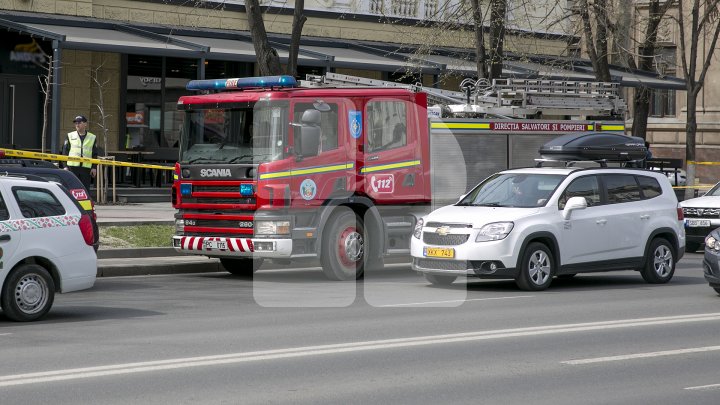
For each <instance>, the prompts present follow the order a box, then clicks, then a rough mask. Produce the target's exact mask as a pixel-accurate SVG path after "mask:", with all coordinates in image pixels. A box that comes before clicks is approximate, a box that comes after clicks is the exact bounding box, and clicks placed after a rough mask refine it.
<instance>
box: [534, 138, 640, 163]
mask: <svg viewBox="0 0 720 405" xmlns="http://www.w3.org/2000/svg"><path fill="white" fill-rule="evenodd" d="M539 152H540V156H542V158H543V159H550V160H607V161H610V162H628V161H632V160H642V159H645V154H646V152H647V149H646V148H645V141H644V140H643V139H642V138H638V137H635V136H627V135H622V134H612V133H602V132H582V133H579V134H578V133H574V134H567V135H562V136H559V137H557V138H555V139H553V140H551V141H550V142H548V143H546V144H545V145H543V146H542V147H541V148H540V150H539Z"/></svg>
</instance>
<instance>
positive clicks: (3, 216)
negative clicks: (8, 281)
mask: <svg viewBox="0 0 720 405" xmlns="http://www.w3.org/2000/svg"><path fill="white" fill-rule="evenodd" d="M11 198H12V194H10V190H9V188H6V187H5V185H4V184H1V183H0V274H2V279H4V278H5V276H6V275H7V273H8V271H9V270H10V269H11V268H12V266H13V265H14V264H15V262H16V261H17V260H18V258H17V257H16V256H17V252H18V250H19V246H20V240H21V231H20V229H21V228H20V227H19V226H18V225H17V221H16V220H14V218H18V217H19V216H20V213H17V212H14V211H11V210H12V208H10V207H9V206H10V205H12V204H8V201H10V200H9V199H11ZM2 279H0V280H2Z"/></svg>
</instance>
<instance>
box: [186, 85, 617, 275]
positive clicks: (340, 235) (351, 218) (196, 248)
mask: <svg viewBox="0 0 720 405" xmlns="http://www.w3.org/2000/svg"><path fill="white" fill-rule="evenodd" d="M187 88H188V89H190V90H201V91H202V90H204V91H205V92H204V93H205V94H197V95H190V96H183V97H181V98H180V100H179V101H178V108H179V109H180V110H182V111H184V120H183V123H182V129H181V134H180V158H179V161H178V163H177V164H176V167H175V172H176V173H175V175H176V180H175V181H174V183H173V192H172V193H173V194H172V196H173V206H174V207H175V208H176V209H177V213H176V214H175V218H176V235H175V236H174V237H173V246H174V247H175V249H176V250H178V251H181V252H183V253H189V254H197V255H205V256H209V257H217V258H219V259H220V261H221V263H222V265H223V267H224V268H225V269H226V270H228V271H229V272H231V273H233V274H238V275H250V274H252V272H253V271H254V270H256V269H257V268H258V267H259V266H260V265H261V263H262V261H263V260H265V259H271V260H277V261H288V260H290V259H300V258H319V260H320V263H321V266H322V269H323V272H324V273H325V275H326V276H327V277H328V278H330V279H335V280H347V279H354V278H357V277H360V276H362V274H363V272H364V270H365V269H366V268H381V267H382V266H383V261H384V259H385V258H386V257H388V256H391V255H408V254H409V252H410V250H409V248H410V238H411V237H412V231H413V227H414V226H415V222H416V220H417V219H418V218H420V217H421V216H423V215H425V214H427V213H428V212H429V211H430V210H431V209H432V208H433V205H434V204H439V203H452V202H455V201H456V200H457V198H458V197H459V196H460V195H461V194H463V193H465V192H466V190H468V189H469V188H470V187H472V186H474V185H475V184H477V183H478V182H479V181H480V180H482V179H483V178H485V177H486V176H488V175H490V174H491V173H494V172H495V171H498V170H501V169H504V168H507V167H509V166H522V165H526V166H527V165H531V164H532V163H533V158H534V157H536V154H537V150H538V147H539V146H540V145H542V144H544V143H545V142H547V140H549V139H551V137H553V136H557V135H560V134H562V133H567V132H582V131H622V130H624V127H623V125H622V123H620V124H618V123H613V122H603V123H600V122H592V121H587V120H583V121H579V120H577V121H568V120H554V121H553V120H531V121H530V120H522V119H505V118H497V119H468V118H463V119H458V118H455V119H433V120H428V107H427V103H428V93H427V92H425V91H414V90H412V89H407V88H388V87H363V86H354V87H323V86H319V87H300V86H298V83H297V82H296V81H295V79H294V78H292V77H289V76H273V77H261V78H242V79H220V80H197V81H191V82H190V83H189V84H188V86H187ZM230 89H234V90H235V91H218V92H215V91H214V90H230ZM431 169H432V172H431Z"/></svg>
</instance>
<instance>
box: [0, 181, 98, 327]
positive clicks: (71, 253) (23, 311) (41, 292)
mask: <svg viewBox="0 0 720 405" xmlns="http://www.w3.org/2000/svg"><path fill="white" fill-rule="evenodd" d="M95 240H96V235H95V231H94V228H93V223H92V220H91V218H90V215H89V214H87V213H86V212H85V211H83V209H82V207H80V205H79V204H78V202H77V201H76V200H75V199H74V198H73V197H72V195H70V192H69V191H68V190H67V189H65V188H64V187H63V186H61V185H60V184H58V183H55V182H50V181H46V180H43V179H41V178H39V177H35V178H32V176H18V177H15V176H0V282H1V283H2V289H0V306H2V312H3V313H4V314H5V316H6V317H7V318H9V319H11V320H15V321H34V320H37V319H40V318H42V317H43V316H44V315H45V314H47V312H48V311H49V310H50V308H51V307H52V304H53V301H54V297H55V293H56V292H61V293H66V292H71V291H77V290H83V289H87V288H90V287H92V286H93V285H94V283H95V277H96V274H97V256H96V254H95V250H94V249H93V243H94V242H95Z"/></svg>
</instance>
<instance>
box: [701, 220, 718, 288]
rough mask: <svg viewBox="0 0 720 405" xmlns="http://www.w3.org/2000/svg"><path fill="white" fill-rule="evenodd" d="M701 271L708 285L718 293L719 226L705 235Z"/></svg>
mask: <svg viewBox="0 0 720 405" xmlns="http://www.w3.org/2000/svg"><path fill="white" fill-rule="evenodd" d="M703 273H705V280H707V282H708V283H709V284H710V287H712V288H713V289H715V291H716V292H717V293H718V294H720V228H716V229H715V230H713V231H711V232H710V234H709V235H708V236H706V237H705V257H703Z"/></svg>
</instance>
